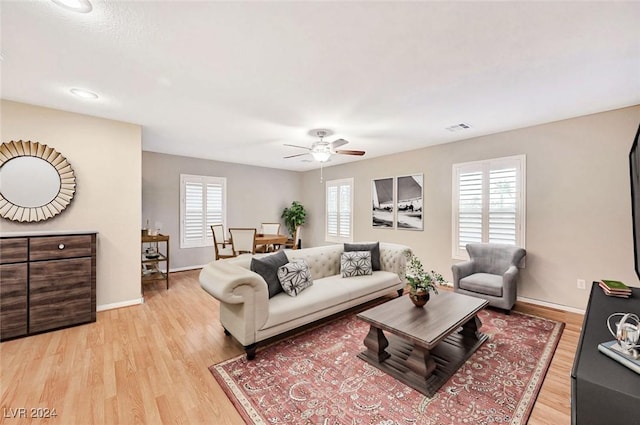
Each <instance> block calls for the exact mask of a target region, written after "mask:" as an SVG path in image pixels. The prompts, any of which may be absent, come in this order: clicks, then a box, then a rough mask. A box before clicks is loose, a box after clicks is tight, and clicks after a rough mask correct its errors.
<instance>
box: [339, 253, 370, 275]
mask: <svg viewBox="0 0 640 425" xmlns="http://www.w3.org/2000/svg"><path fill="white" fill-rule="evenodd" d="M340 270H341V271H342V277H351V276H365V275H369V274H371V273H372V270H371V252H370V251H350V252H343V253H342V256H341V257H340Z"/></svg>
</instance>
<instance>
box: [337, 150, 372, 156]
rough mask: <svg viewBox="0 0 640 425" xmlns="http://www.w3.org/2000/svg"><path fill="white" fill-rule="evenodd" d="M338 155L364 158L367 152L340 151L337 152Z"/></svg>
mask: <svg viewBox="0 0 640 425" xmlns="http://www.w3.org/2000/svg"><path fill="white" fill-rule="evenodd" d="M336 153H338V154H340V155H358V156H362V155H364V154H365V153H366V152H365V151H352V150H348V149H347V150H340V151H336Z"/></svg>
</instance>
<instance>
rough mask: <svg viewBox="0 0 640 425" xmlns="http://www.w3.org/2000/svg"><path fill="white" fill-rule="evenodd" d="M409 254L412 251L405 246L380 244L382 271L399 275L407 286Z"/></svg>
mask: <svg viewBox="0 0 640 425" xmlns="http://www.w3.org/2000/svg"><path fill="white" fill-rule="evenodd" d="M408 252H411V249H410V248H409V247H408V246H405V245H399V244H392V243H380V269H381V270H385V271H388V272H392V273H395V274H397V275H398V277H399V278H400V281H402V283H403V284H405V285H406V284H407V279H406V277H407V276H406V273H407V253H408Z"/></svg>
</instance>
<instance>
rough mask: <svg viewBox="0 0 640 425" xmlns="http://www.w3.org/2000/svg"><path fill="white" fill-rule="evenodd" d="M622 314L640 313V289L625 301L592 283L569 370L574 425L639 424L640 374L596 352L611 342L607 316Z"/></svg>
mask: <svg viewBox="0 0 640 425" xmlns="http://www.w3.org/2000/svg"><path fill="white" fill-rule="evenodd" d="M622 312H631V313H636V314H638V313H640V289H639V288H633V294H632V295H631V298H628V299H625V298H616V297H609V296H606V295H605V294H604V292H602V289H600V287H599V286H598V283H597V282H593V285H592V286H591V295H590V298H589V304H588V306H587V311H586V312H585V315H584V322H583V324H582V332H581V334H580V341H579V342H578V348H577V350H576V356H575V359H574V361H573V369H572V371H571V423H572V424H573V425H602V424H607V425H617V424H619V425H629V424H636V423H638V421H640V375H639V374H637V373H635V372H634V371H632V370H631V369H629V368H627V367H625V366H623V365H621V364H620V363H618V362H617V361H615V360H613V359H611V358H609V357H607V356H606V355H604V354H602V353H601V352H599V351H598V344H599V343H601V342H606V341H611V340H613V339H614V338H613V336H612V335H611V334H610V333H609V330H608V329H607V324H606V320H607V317H609V315H610V314H611V313H622Z"/></svg>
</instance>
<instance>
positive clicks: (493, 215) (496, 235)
mask: <svg viewBox="0 0 640 425" xmlns="http://www.w3.org/2000/svg"><path fill="white" fill-rule="evenodd" d="M525 187H526V185H525V156H524V155H518V156H512V157H506V158H496V159H489V160H485V161H475V162H467V163H463V164H454V165H453V195H452V198H453V208H452V212H453V217H452V223H453V232H452V233H453V243H452V245H453V253H452V254H453V257H454V258H457V259H466V258H468V256H467V251H466V249H465V246H466V245H467V244H468V243H479V242H489V243H503V244H510V245H517V246H520V247H523V248H524V247H525V227H526V226H525Z"/></svg>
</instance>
